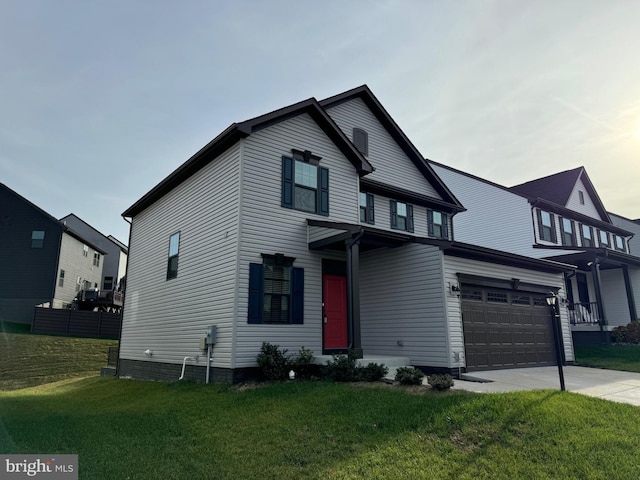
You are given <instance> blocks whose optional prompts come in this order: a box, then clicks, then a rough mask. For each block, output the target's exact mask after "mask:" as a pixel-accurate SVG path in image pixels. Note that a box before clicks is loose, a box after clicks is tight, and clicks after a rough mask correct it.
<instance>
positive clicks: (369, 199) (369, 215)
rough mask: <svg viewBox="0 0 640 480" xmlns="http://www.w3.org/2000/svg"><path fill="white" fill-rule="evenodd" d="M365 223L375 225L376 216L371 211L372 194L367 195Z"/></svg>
mask: <svg viewBox="0 0 640 480" xmlns="http://www.w3.org/2000/svg"><path fill="white" fill-rule="evenodd" d="M367 223H370V224H372V225H373V224H375V223H376V216H375V213H374V210H373V193H367Z"/></svg>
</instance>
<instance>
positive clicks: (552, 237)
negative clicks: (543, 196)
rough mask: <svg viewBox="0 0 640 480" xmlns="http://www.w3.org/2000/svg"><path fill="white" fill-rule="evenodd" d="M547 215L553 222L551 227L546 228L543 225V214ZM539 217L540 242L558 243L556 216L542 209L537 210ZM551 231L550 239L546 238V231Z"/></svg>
mask: <svg viewBox="0 0 640 480" xmlns="http://www.w3.org/2000/svg"><path fill="white" fill-rule="evenodd" d="M543 212H544V213H547V214H548V215H549V219H550V222H551V226H550V227H549V226H546V225H544V224H543V223H542V213H543ZM537 216H538V236H539V239H540V241H543V242H550V243H555V244H557V243H558V237H557V234H556V221H555V215H554V214H553V213H551V212H548V211H546V210H542V209H540V208H539V209H537ZM547 230H548V231H549V239H547V238H545V231H547Z"/></svg>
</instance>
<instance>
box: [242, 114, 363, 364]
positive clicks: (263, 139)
mask: <svg viewBox="0 0 640 480" xmlns="http://www.w3.org/2000/svg"><path fill="white" fill-rule="evenodd" d="M292 148H296V149H299V150H310V151H311V152H313V153H314V154H315V155H318V156H320V157H322V159H321V160H320V165H321V166H323V167H326V168H328V169H329V213H330V216H329V217H324V216H321V215H315V214H311V213H306V212H302V211H298V210H292V209H288V208H283V207H282V206H281V198H280V196H281V157H282V155H290V154H291V149H292ZM242 175H243V185H244V188H243V190H242V227H241V228H242V230H241V236H240V252H239V268H238V315H237V325H236V329H237V346H236V355H235V358H236V363H235V367H236V368H238V367H251V366H255V364H256V355H257V354H258V351H259V349H260V345H261V344H262V342H263V341H267V342H271V343H276V344H278V345H280V346H281V347H283V348H286V349H288V350H289V351H290V352H296V351H297V350H298V349H299V348H300V347H302V346H304V347H305V348H308V349H311V350H313V351H314V352H316V353H319V352H321V351H322V323H321V322H322V278H321V277H322V258H323V257H325V258H326V257H327V255H326V254H322V255H320V254H319V253H315V252H311V251H309V249H308V246H307V223H306V220H307V218H314V219H317V220H327V221H334V222H347V223H352V224H357V223H358V218H359V210H358V183H359V179H358V175H357V173H356V171H355V168H354V167H353V165H352V164H351V163H349V161H348V160H346V159H345V158H344V156H343V155H342V153H340V151H339V150H338V149H337V148H336V147H335V145H334V144H333V143H332V142H331V140H330V139H329V138H327V136H326V135H325V134H324V132H323V131H322V130H321V129H320V128H319V127H318V126H317V125H316V123H315V122H314V121H313V120H312V119H311V117H310V116H309V115H307V114H302V115H299V116H296V117H294V118H292V119H289V120H286V121H283V122H281V123H278V124H276V125H273V126H271V127H268V128H266V129H264V130H261V131H259V132H256V133H254V134H253V135H251V136H250V137H248V138H247V139H246V140H245V141H244V153H243V165H242ZM262 253H266V254H275V253H283V254H284V255H286V256H290V257H295V259H296V260H295V263H294V266H295V267H299V268H304V275H305V285H304V324H302V325H266V324H265V325H255V324H251V325H249V324H248V323H247V302H248V285H249V264H250V263H262V257H261V254H262Z"/></svg>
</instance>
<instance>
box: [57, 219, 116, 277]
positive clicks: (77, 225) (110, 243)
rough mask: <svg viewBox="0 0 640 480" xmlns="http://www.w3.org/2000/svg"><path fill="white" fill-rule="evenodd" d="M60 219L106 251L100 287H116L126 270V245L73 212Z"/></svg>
mask: <svg viewBox="0 0 640 480" xmlns="http://www.w3.org/2000/svg"><path fill="white" fill-rule="evenodd" d="M60 221H61V222H62V223H63V224H64V225H66V226H68V227H69V228H71V229H73V230H74V231H75V232H78V233H79V234H80V235H82V236H83V237H84V238H86V239H87V240H89V241H90V242H91V243H93V244H94V245H97V246H98V247H99V248H101V249H102V250H103V251H104V252H106V256H105V258H104V261H103V268H102V280H101V282H100V288H101V289H102V290H116V289H118V286H119V285H120V280H121V279H122V277H124V276H125V273H126V271H127V254H128V248H127V246H126V245H124V244H123V243H122V242H120V241H119V240H117V239H116V238H114V237H112V236H111V235H109V236H105V235H103V234H102V233H100V232H99V231H98V230H96V229H95V228H93V227H92V226H91V225H89V224H88V223H87V222H85V221H84V220H82V219H81V218H79V217H77V216H76V215H74V214H73V213H71V214H69V215H67V216H66V217H63V218H61V219H60Z"/></svg>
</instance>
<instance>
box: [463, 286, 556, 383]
mask: <svg viewBox="0 0 640 480" xmlns="http://www.w3.org/2000/svg"><path fill="white" fill-rule="evenodd" d="M461 290H462V291H461V298H462V322H463V328H464V342H465V350H466V358H467V361H466V363H467V370H468V371H474V370H476V371H477V370H494V369H498V368H518V367H534V366H541V365H554V364H555V356H554V346H553V330H552V324H551V315H550V312H549V306H548V305H547V303H546V300H545V298H544V296H543V295H540V294H536V293H527V292H521V291H512V290H499V289H488V288H484V287H474V286H469V285H463V286H462V289H461Z"/></svg>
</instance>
